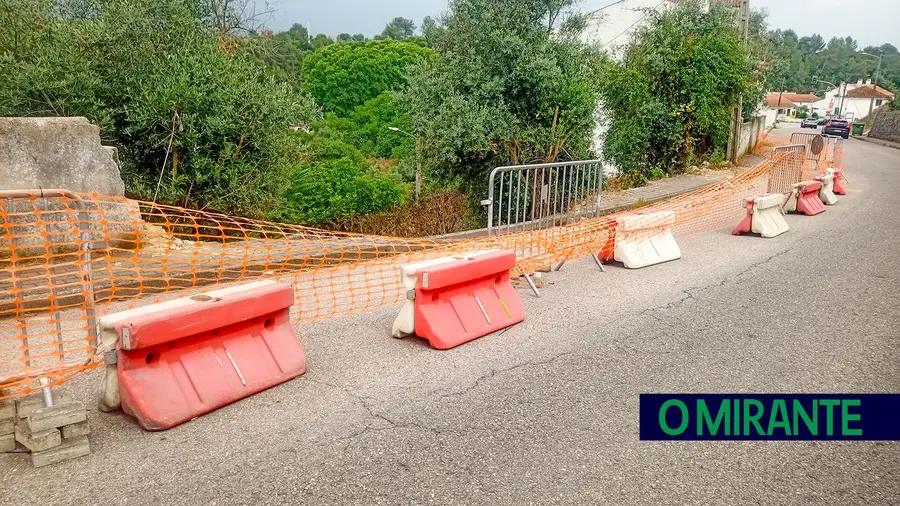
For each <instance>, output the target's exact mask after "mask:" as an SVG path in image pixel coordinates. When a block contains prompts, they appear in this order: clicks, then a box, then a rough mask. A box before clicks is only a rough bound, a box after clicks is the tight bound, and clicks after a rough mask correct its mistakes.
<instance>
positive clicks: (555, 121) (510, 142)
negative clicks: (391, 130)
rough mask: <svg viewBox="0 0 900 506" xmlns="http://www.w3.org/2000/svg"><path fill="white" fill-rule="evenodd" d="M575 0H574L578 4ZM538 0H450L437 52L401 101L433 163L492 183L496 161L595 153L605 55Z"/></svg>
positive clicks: (419, 68)
mask: <svg viewBox="0 0 900 506" xmlns="http://www.w3.org/2000/svg"><path fill="white" fill-rule="evenodd" d="M573 3H574V2H566V4H567V5H571V4H573ZM551 7H552V6H548V4H547V2H543V1H538V0H529V1H521V0H518V1H517V0H451V2H450V12H449V14H448V15H447V16H446V18H445V20H444V27H443V28H442V31H443V33H442V34H441V36H440V37H438V38H437V40H436V43H437V44H436V46H435V49H436V50H437V52H438V56H437V57H436V58H434V59H431V60H429V61H425V62H422V63H420V64H418V65H416V66H415V67H413V68H412V70H411V71H410V77H409V86H408V87H407V89H406V90H405V91H404V92H403V97H402V98H403V103H404V106H405V108H406V109H407V111H409V115H410V128H411V129H412V132H413V133H414V134H415V135H416V136H417V137H418V138H419V139H422V140H423V142H424V145H425V148H426V151H427V154H428V157H429V160H430V163H431V164H432V165H433V167H432V170H433V171H436V172H437V175H438V176H439V177H444V178H446V179H450V178H453V177H455V176H461V177H463V178H465V180H466V181H467V182H468V184H477V185H482V186H483V185H484V184H485V182H486V176H487V173H488V172H489V171H490V169H491V168H492V167H496V166H498V165H506V164H518V163H529V162H536V161H544V162H552V161H555V160H571V159H578V158H581V157H584V156H587V155H588V153H589V151H590V144H591V141H592V138H593V136H592V134H593V131H594V128H595V111H596V109H597V98H598V97H597V79H596V73H595V72H596V68H597V66H596V63H597V61H598V60H599V56H598V55H597V54H596V53H595V52H593V51H591V50H590V49H589V48H588V47H586V46H584V45H583V44H582V43H581V42H580V38H579V37H580V35H581V34H580V33H578V32H577V31H574V32H573V31H564V30H561V28H562V27H564V26H566V25H565V21H566V16H561V17H557V18H555V19H554V20H553V23H554V24H553V26H552V28H553V30H548V19H550V18H551V16H552V12H553V11H552V9H551Z"/></svg>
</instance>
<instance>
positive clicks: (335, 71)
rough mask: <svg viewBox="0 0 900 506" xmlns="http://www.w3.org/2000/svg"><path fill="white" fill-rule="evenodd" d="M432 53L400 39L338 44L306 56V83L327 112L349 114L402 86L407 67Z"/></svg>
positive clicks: (304, 62)
mask: <svg viewBox="0 0 900 506" xmlns="http://www.w3.org/2000/svg"><path fill="white" fill-rule="evenodd" d="M431 54H432V51H431V50H429V49H428V48H424V47H421V46H419V45H417V44H413V43H411V42H403V41H396V40H384V41H369V42H347V43H344V44H334V45H331V46H328V47H326V48H324V49H319V50H318V51H315V52H314V53H312V54H310V55H308V56H307V57H306V58H304V59H303V85H304V86H305V87H306V88H307V89H309V91H310V92H311V93H312V94H313V96H314V97H315V98H316V101H317V102H318V103H319V105H321V106H322V107H323V108H324V109H325V111H326V112H333V113H336V114H338V115H339V116H347V115H349V114H350V113H351V112H352V111H353V109H354V108H355V107H357V106H360V105H362V104H363V103H365V102H366V101H368V100H371V99H373V98H375V97H377V96H378V95H380V94H382V93H384V92H385V91H392V90H399V89H400V88H402V87H403V85H404V84H405V82H406V80H405V78H404V73H405V71H406V68H407V67H408V66H409V65H411V64H413V63H415V62H418V61H421V60H424V59H426V58H428V57H429V56H430V55H431Z"/></svg>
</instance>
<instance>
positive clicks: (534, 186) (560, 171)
mask: <svg viewBox="0 0 900 506" xmlns="http://www.w3.org/2000/svg"><path fill="white" fill-rule="evenodd" d="M602 185H603V162H602V161H601V160H579V161H573V162H559V163H542V164H532V165H510V166H505V167H497V168H495V169H494V170H492V171H491V175H490V177H489V178H488V198H487V199H486V200H483V201H481V204H482V205H483V206H485V207H486V208H487V215H488V219H487V230H488V235H499V234H507V233H516V232H524V231H528V230H539V229H543V228H550V227H556V226H560V225H565V224H567V223H571V222H574V221H578V220H581V219H584V218H593V217H597V216H599V215H600V198H601V192H602ZM594 260H595V261H596V262H597V265H599V266H600V269H601V270H602V271H605V269H604V268H603V264H602V263H600V261H599V260H598V259H597V258H596V257H594ZM564 263H565V262H562V263H560V264H559V265H557V267H556V270H557V271H558V270H559V269H561V268H562V266H563V264H564ZM523 277H524V278H525V281H527V282H528V285H529V286H530V287H531V291H532V292H534V294H535V295H536V296H537V297H540V296H541V294H540V292H539V291H538V289H537V286H535V284H534V281H533V280H532V279H531V276H530V275H529V274H528V273H524V274H523Z"/></svg>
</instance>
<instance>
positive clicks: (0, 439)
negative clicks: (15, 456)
mask: <svg viewBox="0 0 900 506" xmlns="http://www.w3.org/2000/svg"><path fill="white" fill-rule="evenodd" d="M15 450H16V435H15V434H6V435H4V436H0V453H9V452H12V451H15Z"/></svg>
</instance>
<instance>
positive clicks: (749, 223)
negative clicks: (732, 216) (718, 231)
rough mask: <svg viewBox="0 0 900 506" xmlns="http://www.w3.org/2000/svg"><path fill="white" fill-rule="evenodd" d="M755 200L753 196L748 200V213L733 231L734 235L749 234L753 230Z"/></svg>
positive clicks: (746, 205)
mask: <svg viewBox="0 0 900 506" xmlns="http://www.w3.org/2000/svg"><path fill="white" fill-rule="evenodd" d="M753 202H754V199H752V198H750V199H747V200H746V202H745V207H746V208H747V215H746V216H744V219H743V220H741V222H740V223H738V225H737V226H736V227H734V230H732V231H731V233H732V234H733V235H741V234H747V233H749V232H750V231H751V230H753Z"/></svg>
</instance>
